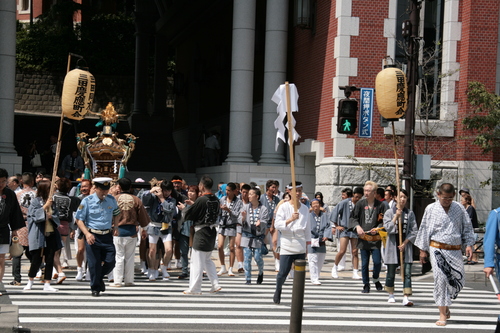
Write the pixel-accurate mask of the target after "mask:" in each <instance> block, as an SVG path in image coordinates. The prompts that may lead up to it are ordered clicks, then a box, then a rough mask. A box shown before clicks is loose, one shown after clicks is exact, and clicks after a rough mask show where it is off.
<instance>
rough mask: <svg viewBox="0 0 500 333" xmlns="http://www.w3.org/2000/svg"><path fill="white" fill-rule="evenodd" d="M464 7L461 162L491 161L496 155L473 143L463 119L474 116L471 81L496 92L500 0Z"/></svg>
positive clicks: (472, 0) (470, 0)
mask: <svg viewBox="0 0 500 333" xmlns="http://www.w3.org/2000/svg"><path fill="white" fill-rule="evenodd" d="M461 4H462V6H461V9H460V12H459V21H461V22H462V39H461V41H460V42H459V48H458V61H459V62H460V81H459V82H457V87H456V88H457V89H456V100H457V101H458V119H459V121H458V122H457V127H456V138H457V145H456V153H457V159H458V160H475V161H491V160H492V158H493V154H491V153H490V154H483V153H482V151H481V149H480V148H479V147H477V146H476V145H471V144H470V142H471V140H473V137H474V132H472V131H468V130H465V129H464V126H463V125H462V122H461V120H462V119H463V118H464V117H466V116H467V115H470V114H472V108H471V106H470V105H469V103H468V101H467V95H466V94H467V85H468V83H469V82H471V81H479V82H482V83H483V84H484V85H485V86H486V88H487V89H488V91H490V92H494V91H495V81H496V80H495V79H496V77H495V75H496V60H497V56H498V54H497V47H498V38H499V36H498V22H499V13H500V1H491V0H463V1H461ZM471 137H472V138H471Z"/></svg>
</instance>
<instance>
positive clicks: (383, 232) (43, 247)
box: [0, 169, 498, 326]
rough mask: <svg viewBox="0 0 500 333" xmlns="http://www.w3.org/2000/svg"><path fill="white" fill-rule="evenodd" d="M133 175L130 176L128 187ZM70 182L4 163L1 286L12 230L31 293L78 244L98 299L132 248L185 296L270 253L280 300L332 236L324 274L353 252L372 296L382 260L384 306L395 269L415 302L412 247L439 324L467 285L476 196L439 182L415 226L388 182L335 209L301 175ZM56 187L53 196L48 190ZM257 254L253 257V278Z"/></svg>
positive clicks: (0, 176)
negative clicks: (427, 275)
mask: <svg viewBox="0 0 500 333" xmlns="http://www.w3.org/2000/svg"><path fill="white" fill-rule="evenodd" d="M141 182H142V183H144V181H143V180H142V179H136V180H135V183H136V184H137V183H141ZM71 184H72V183H71V181H70V179H68V178H65V177H64V178H58V179H56V180H55V181H54V182H52V180H51V179H50V177H49V176H47V175H37V176H36V177H34V176H33V175H32V174H31V173H29V172H26V173H24V174H22V175H20V176H18V175H16V176H12V177H9V176H8V174H7V171H6V170H4V169H0V281H1V278H2V277H3V275H4V267H5V254H6V253H8V252H9V243H10V238H11V236H17V237H18V239H19V242H20V243H21V245H22V246H23V247H24V249H25V254H26V256H27V258H28V259H29V260H30V268H29V272H28V281H27V284H26V285H25V287H24V290H31V289H32V288H34V280H35V279H37V278H40V279H41V280H43V281H44V286H43V290H45V291H48V292H56V291H57V289H55V288H54V287H53V286H52V285H51V283H52V284H61V283H63V282H64V281H65V280H66V275H65V273H64V269H65V268H66V267H68V259H69V258H70V256H71V251H68V250H69V248H70V246H71V244H70V242H71V240H74V242H75V248H76V261H77V275H76V280H77V281H82V280H83V279H86V280H88V281H90V289H91V294H92V296H95V297H98V296H100V294H101V293H102V292H104V291H105V290H106V283H105V279H108V280H109V281H110V284H108V286H110V287H127V286H133V285H134V257H135V249H136V247H137V246H139V253H140V258H141V259H140V267H141V271H142V273H144V274H146V275H147V279H148V280H150V281H155V280H157V279H159V278H160V276H161V279H162V280H169V279H171V278H172V277H171V276H170V274H169V273H168V269H169V268H170V267H173V268H178V269H181V273H180V274H179V275H178V276H177V278H178V279H189V287H188V289H186V290H185V291H184V294H188V295H199V294H201V285H202V281H203V276H204V275H205V274H206V276H208V278H209V280H210V283H211V289H210V292H212V293H217V292H219V291H220V290H221V289H222V287H221V285H220V284H219V276H221V275H225V274H227V275H228V276H235V275H236V274H244V277H245V282H244V283H245V284H247V285H248V284H252V283H254V282H255V283H257V284H261V283H263V281H264V260H263V256H265V255H268V252H269V256H271V255H272V256H273V257H274V269H275V271H276V272H277V275H276V277H275V283H276V287H275V292H274V296H273V302H274V303H275V304H280V302H281V294H282V287H283V284H284V283H285V281H286V279H287V278H293V270H292V267H293V263H294V261H295V260H297V259H306V258H307V260H308V264H309V277H310V283H311V284H313V285H321V281H320V277H321V270H322V268H323V264H324V262H325V256H326V252H327V248H326V242H327V241H329V240H330V241H331V240H333V239H334V238H336V239H337V244H338V245H337V250H338V252H337V255H336V257H335V262H334V264H333V268H332V271H331V276H332V278H334V279H338V278H339V275H338V272H339V271H340V270H342V269H345V263H344V262H345V257H346V253H347V251H348V248H349V247H350V253H351V258H352V261H351V262H352V269H353V271H352V278H353V279H356V280H358V279H359V280H362V283H363V287H362V290H361V292H362V293H369V292H370V285H371V284H370V268H369V265H370V260H371V263H372V264H373V270H372V276H371V278H372V282H373V283H374V286H375V288H376V290H377V291H382V290H383V289H384V287H383V286H382V282H381V280H380V272H381V268H382V265H383V264H384V265H386V267H387V271H386V278H385V290H386V291H387V293H388V302H389V303H395V302H396V301H395V296H394V292H395V274H396V270H397V269H398V268H400V269H401V270H402V272H403V273H404V283H403V295H404V296H403V299H402V304H403V305H404V306H412V305H413V302H412V301H411V300H410V296H411V295H412V287H411V275H412V263H413V245H416V246H417V247H418V248H419V249H420V259H421V262H422V263H424V262H426V261H427V260H428V258H430V261H431V263H432V267H433V274H434V278H435V285H434V300H435V302H436V305H437V306H438V308H439V313H440V317H439V320H438V321H437V322H436V325H438V326H444V325H446V321H447V320H448V319H449V318H450V311H449V306H450V305H451V301H452V300H453V299H455V298H456V297H457V295H458V293H459V291H460V290H461V289H462V287H463V285H464V278H465V274H464V263H463V260H462V247H463V248H464V249H465V254H466V255H467V257H468V259H469V263H471V264H472V263H473V262H475V260H473V257H472V254H473V250H472V246H473V245H474V243H475V235H474V233H473V223H474V222H475V223H477V217H476V215H475V210H474V202H473V200H471V197H470V194H469V191H468V190H467V189H465V190H467V191H465V190H464V189H463V190H462V191H460V196H461V197H463V199H462V204H459V203H457V202H455V201H454V199H455V188H454V186H453V185H452V184H448V183H444V184H442V185H440V187H439V188H438V190H437V197H438V200H437V201H436V202H435V203H433V204H431V205H429V206H428V207H427V208H426V210H425V213H424V216H423V218H422V221H421V224H420V228H418V229H417V223H416V218H415V214H414V213H413V212H412V211H411V210H410V209H408V208H407V202H408V198H409V194H408V192H407V191H405V190H398V189H396V187H395V186H394V185H388V186H387V187H385V189H381V188H379V186H378V184H376V183H375V182H373V181H367V182H366V183H365V184H364V187H355V188H354V189H351V188H346V189H344V190H343V191H342V200H341V201H340V203H339V204H337V205H336V206H335V207H333V209H332V208H330V207H328V205H326V204H325V202H324V201H323V195H322V193H320V192H317V193H315V195H314V197H312V198H309V197H308V196H307V195H306V194H305V193H304V192H303V188H302V183H301V182H299V181H297V182H294V184H293V185H292V183H290V184H289V185H288V186H286V190H285V192H281V191H280V189H279V188H280V184H279V182H278V181H276V180H269V181H267V182H266V184H265V186H264V188H260V187H259V186H257V184H255V183H249V184H246V183H239V182H228V183H221V184H219V185H218V188H217V191H213V187H214V184H213V180H212V179H211V178H210V177H209V176H203V177H202V178H201V180H200V181H199V183H198V184H196V185H188V184H187V183H186V181H184V180H183V179H182V178H181V177H179V176H174V177H172V179H170V180H166V179H164V180H156V179H153V180H151V181H150V184H151V186H150V187H149V188H148V187H144V186H143V187H140V188H137V187H134V186H133V183H132V181H131V180H130V179H128V178H121V179H119V180H117V181H116V182H115V181H113V180H112V179H111V178H107V177H98V178H94V179H92V180H90V179H83V180H79V182H78V185H76V186H74V187H72V185H71ZM294 186H295V187H294ZM52 187H54V188H55V194H54V195H53V196H52V197H50V195H49V193H50V192H51V188H52ZM474 219H475V220H474ZM497 231H498V230H497ZM214 249H217V254H218V257H219V262H220V268H219V270H218V271H217V268H216V265H215V262H214V261H213V260H212V258H211V256H212V252H213V250H214ZM358 252H359V253H361V272H359V259H358ZM400 253H403V256H400ZM21 256H22V255H21ZM21 256H17V257H13V258H12V276H13V277H14V280H13V281H12V282H10V284H11V285H21V283H22V281H21V263H20V262H21ZM226 257H229V258H228V259H229V261H227V260H226ZM189 258H190V259H191V260H189ZM370 258H371V259H370ZM253 261H255V263H256V264H257V267H256V269H257V275H256V276H257V278H256V279H254V278H253V275H252V270H253V267H252V262H253ZM42 266H43V267H44V270H43V277H42V270H41V267H42ZM233 269H234V271H233ZM359 273H361V275H359ZM489 273H491V270H490V271H489ZM273 280H274V278H273Z"/></svg>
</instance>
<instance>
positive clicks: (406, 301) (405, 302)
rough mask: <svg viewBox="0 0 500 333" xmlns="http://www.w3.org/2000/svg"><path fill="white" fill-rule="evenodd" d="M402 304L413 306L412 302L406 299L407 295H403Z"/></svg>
mask: <svg viewBox="0 0 500 333" xmlns="http://www.w3.org/2000/svg"><path fill="white" fill-rule="evenodd" d="M403 306H413V302H412V301H410V300H409V299H408V296H405V297H403Z"/></svg>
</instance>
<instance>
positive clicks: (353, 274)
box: [352, 269, 361, 280]
mask: <svg viewBox="0 0 500 333" xmlns="http://www.w3.org/2000/svg"><path fill="white" fill-rule="evenodd" d="M352 279H353V280H361V276H359V274H358V270H357V269H353V270H352Z"/></svg>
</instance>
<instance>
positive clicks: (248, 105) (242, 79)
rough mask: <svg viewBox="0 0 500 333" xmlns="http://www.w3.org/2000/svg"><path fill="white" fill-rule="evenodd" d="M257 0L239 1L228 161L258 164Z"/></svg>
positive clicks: (234, 20) (232, 77) (234, 17)
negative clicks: (255, 114) (254, 152)
mask: <svg viewBox="0 0 500 333" xmlns="http://www.w3.org/2000/svg"><path fill="white" fill-rule="evenodd" d="M255 10H256V0H244V1H242V0H235V1H234V7H233V46H232V60H231V101H230V121H229V153H228V155H227V159H226V161H225V162H240V163H254V160H253V159H252V154H251V152H252V111H253V76H254V48H255Z"/></svg>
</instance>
